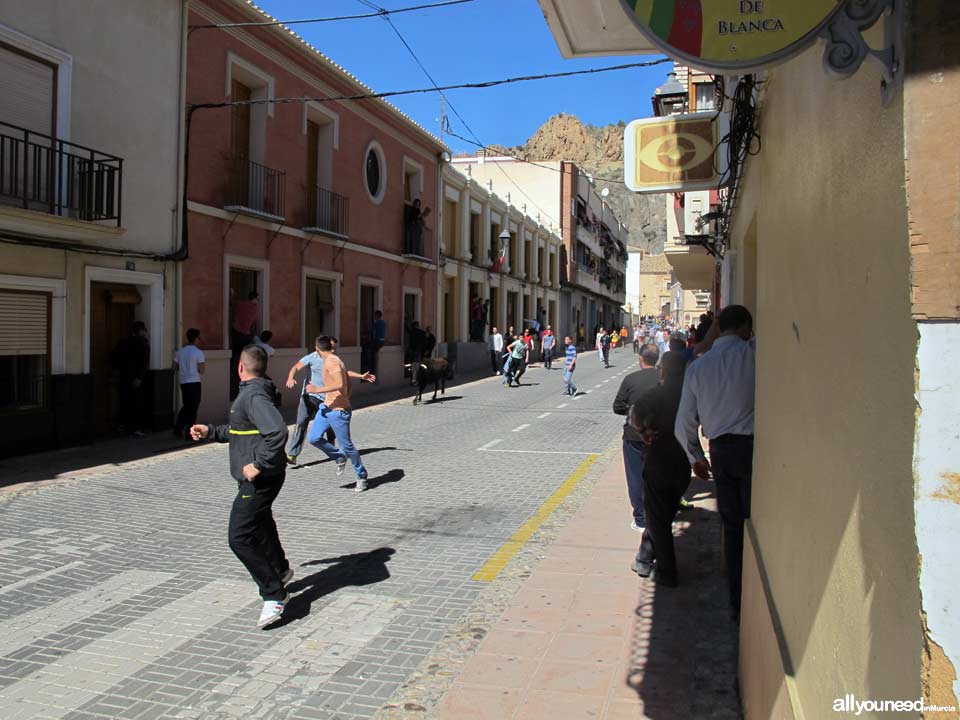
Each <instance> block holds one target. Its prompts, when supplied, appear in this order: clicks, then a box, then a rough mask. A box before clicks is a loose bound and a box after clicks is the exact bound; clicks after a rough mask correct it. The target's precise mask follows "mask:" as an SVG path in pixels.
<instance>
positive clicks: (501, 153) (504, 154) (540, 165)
mask: <svg viewBox="0 0 960 720" xmlns="http://www.w3.org/2000/svg"><path fill="white" fill-rule="evenodd" d="M447 132H448V133H449V134H450V135H451V136H452V137H455V138H457V140H462V141H463V142H465V143H470V144H471V145H476V146H477V147H478V148H480V149H481V150H487V151H489V152H494V153H497V155H499V156H501V157H508V158H510V159H511V160H516V161H517V162H522V163H526V164H527V165H533V166H534V167H538V168H543V169H544V170H550V171H551V172H555V173H560V174H561V175H572V174H573V173H571V172H569V171H567V170H564V169H563V168H555V167H550V166H549V165H544V164H543V163H539V162H535V161H533V160H525V159H524V158H522V157H519V156H518V155H512V154H510V153H508V152H506V151H505V150H503V149H501V148H491V147H489V146H487V145H483V144H481V143H479V142H476V141H474V140H471V139H469V138H465V137H463V136H462V135H457V133H455V132H453V131H452V130H447ZM591 177H592V178H593V179H594V180H601V181H603V182H609V183H618V184H620V185H626V183H625V182H624V181H623V180H620V179H617V178H608V177H600V176H599V175H591Z"/></svg>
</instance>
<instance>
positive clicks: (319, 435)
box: [307, 336, 377, 492]
mask: <svg viewBox="0 0 960 720" xmlns="http://www.w3.org/2000/svg"><path fill="white" fill-rule="evenodd" d="M317 353H318V354H319V355H320V357H321V358H323V385H322V386H321V387H317V386H316V385H313V384H312V383H311V384H309V385H307V392H309V393H312V394H321V393H322V394H323V396H324V398H323V404H322V405H321V406H320V409H319V411H318V412H317V418H316V420H314V421H313V426H312V427H311V428H310V444H311V445H313V446H314V447H316V448H317V449H319V450H321V451H322V452H323V453H324V454H325V455H326V456H327V457H328V458H330V459H331V460H333V461H334V462H336V464H337V475H341V474H342V473H343V469H344V468H345V467H346V465H347V460H348V459H349V460H350V462H351V463H352V464H353V470H354V472H355V473H356V474H357V492H363V491H364V490H366V489H367V469H366V468H365V467H364V466H363V462H362V461H361V460H360V452H359V451H358V450H357V448H356V446H354V444H353V440H352V439H351V437H350V420H351V418H352V417H353V410H352V409H351V408H350V378H351V377H354V378H358V379H359V380H360V382H364V381H367V382H376V380H377V378H376V377H375V376H374V375H373V374H372V373H363V374H362V375H361V374H360V373H356V372H352V371H348V370H347V369H346V368H345V367H344V365H343V360H341V359H340V358H338V357H337V356H336V355H335V354H334V352H333V341H332V339H331V338H329V337H327V336H322V337H319V338H317ZM328 428H332V429H333V432H334V434H335V435H336V436H337V444H338V445H339V446H340V448H339V449H337V448H335V447H333V445H332V444H330V443H329V442H328V441H327V440H325V439H324V437H323V435H324V433H325V432H326V431H327V429H328Z"/></svg>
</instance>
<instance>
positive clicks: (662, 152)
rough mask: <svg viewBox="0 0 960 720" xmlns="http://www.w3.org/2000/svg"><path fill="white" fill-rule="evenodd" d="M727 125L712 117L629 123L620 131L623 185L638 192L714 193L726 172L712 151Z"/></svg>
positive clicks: (722, 158)
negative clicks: (699, 191)
mask: <svg viewBox="0 0 960 720" xmlns="http://www.w3.org/2000/svg"><path fill="white" fill-rule="evenodd" d="M727 122H728V121H727V116H726V114H718V113H716V112H700V113H691V114H687V115H669V116H667V117H654V118H645V119H642V120H634V121H633V122H631V123H629V124H628V125H627V127H626V128H625V129H624V136H623V175H624V183H625V184H626V186H627V187H628V188H629V189H631V190H633V191H634V192H639V193H663V192H686V191H691V190H714V189H716V188H717V185H718V183H719V182H720V178H721V177H722V176H723V175H724V174H725V172H726V162H725V161H726V153H724V152H717V147H718V146H719V144H720V139H721V138H722V137H723V136H724V135H725V134H726V130H725V128H726V126H727Z"/></svg>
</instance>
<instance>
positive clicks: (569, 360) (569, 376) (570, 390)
mask: <svg viewBox="0 0 960 720" xmlns="http://www.w3.org/2000/svg"><path fill="white" fill-rule="evenodd" d="M563 342H564V345H566V348H567V349H566V358H565V359H564V362H563V392H564V394H565V395H569V396H571V397H573V396H574V395H576V394H577V386H576V385H574V384H573V371H574V370H576V369H577V346H576V345H574V344H573V340H572V339H571V338H570V336H569V335H567V336H566V337H565V338H564V339H563Z"/></svg>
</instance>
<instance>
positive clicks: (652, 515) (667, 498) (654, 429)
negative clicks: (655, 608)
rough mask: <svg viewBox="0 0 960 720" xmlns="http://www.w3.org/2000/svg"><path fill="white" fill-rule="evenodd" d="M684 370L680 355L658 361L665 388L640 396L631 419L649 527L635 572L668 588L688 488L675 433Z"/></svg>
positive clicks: (686, 468) (687, 474) (684, 460)
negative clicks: (676, 524)
mask: <svg viewBox="0 0 960 720" xmlns="http://www.w3.org/2000/svg"><path fill="white" fill-rule="evenodd" d="M686 367H687V361H686V359H685V358H684V357H683V355H682V354H681V353H676V352H668V353H667V354H666V355H664V356H663V357H662V358H660V379H661V384H660V385H657V386H656V387H654V388H653V389H651V390H648V391H647V392H645V393H644V394H643V395H641V396H640V398H639V399H638V400H637V401H636V402H635V403H634V404H633V405H631V406H630V413H629V415H628V417H627V422H628V424H629V425H630V427H631V428H633V429H634V430H635V431H636V432H637V433H638V434H639V436H640V439H641V442H642V443H643V444H644V445H645V447H646V458H645V460H644V464H643V504H644V514H645V517H646V520H647V528H646V530H644V531H643V538H642V539H641V541H640V549H639V551H638V552H637V557H636V558H635V559H634V561H633V565H632V568H633V571H634V572H635V573H637V574H638V575H640V576H641V577H649V576H650V573H651V571H652V572H653V579H654V580H655V581H656V582H657V583H658V584H660V585H665V586H667V587H676V585H677V557H676V553H675V552H674V547H673V519H674V517H676V514H677V511H678V510H679V509H680V500H681V499H682V498H683V493H685V492H686V490H687V487H688V486H689V485H690V462H689V460H687V454H686V452H684V450H683V447H681V445H680V443H678V442H677V438H676V436H675V435H674V432H673V428H674V425H675V423H676V419H677V408H679V407H680V393H681V391H682V389H683V374H684V371H685V370H686ZM654 561H655V562H656V569H654V568H653V564H654Z"/></svg>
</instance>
